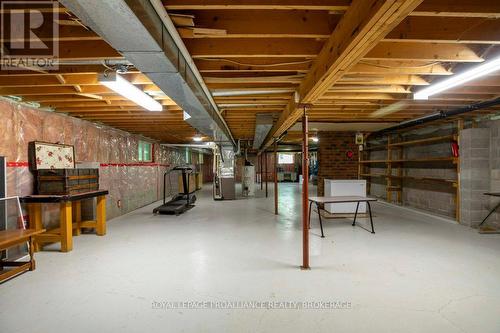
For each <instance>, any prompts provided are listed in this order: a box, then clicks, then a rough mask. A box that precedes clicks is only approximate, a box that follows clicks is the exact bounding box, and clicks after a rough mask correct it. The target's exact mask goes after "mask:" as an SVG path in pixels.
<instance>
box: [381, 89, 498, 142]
mask: <svg viewBox="0 0 500 333" xmlns="http://www.w3.org/2000/svg"><path fill="white" fill-rule="evenodd" d="M496 105H500V97H499V98H495V99H492V100H489V101H484V102H479V103H475V104H471V105H467V106H464V107H460V108H457V109H454V110H450V111H439V112H436V113H433V114H430V115H427V116H423V117H420V118H417V119H411V120H407V121H403V122H401V123H399V124H398V125H395V126H391V127H388V128H385V129H383V130H380V131H377V132H375V133H373V134H382V133H387V132H391V131H395V130H400V129H404V128H408V127H413V126H416V125H422V124H425V123H428V122H431V121H435V120H440V119H445V118H449V117H453V116H458V115H461V114H464V113H469V112H472V111H477V110H481V109H484V108H489V107H492V106H496Z"/></svg>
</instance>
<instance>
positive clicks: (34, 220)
mask: <svg viewBox="0 0 500 333" xmlns="http://www.w3.org/2000/svg"><path fill="white" fill-rule="evenodd" d="M28 214H29V227H30V229H35V230H37V231H38V230H42V229H43V222H42V204H39V203H30V204H28ZM33 250H34V251H35V252H38V251H40V244H38V242H36V241H34V242H33Z"/></svg>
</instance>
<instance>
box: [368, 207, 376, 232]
mask: <svg viewBox="0 0 500 333" xmlns="http://www.w3.org/2000/svg"><path fill="white" fill-rule="evenodd" d="M366 203H367V204H368V212H369V213H370V224H371V225H372V234H374V233H375V229H374V228H373V217H372V206H371V205H370V201H367V202H366Z"/></svg>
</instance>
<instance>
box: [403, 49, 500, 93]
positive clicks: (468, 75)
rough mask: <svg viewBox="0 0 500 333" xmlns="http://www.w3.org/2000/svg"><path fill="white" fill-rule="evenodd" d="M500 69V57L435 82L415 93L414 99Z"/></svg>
mask: <svg viewBox="0 0 500 333" xmlns="http://www.w3.org/2000/svg"><path fill="white" fill-rule="evenodd" d="M497 70H500V58H497V59H494V60H491V61H488V62H486V63H484V64H482V65H479V66H476V67H474V68H472V69H470V70H468V71H465V72H463V73H461V74H458V75H453V76H452V77H450V78H449V79H446V80H443V81H441V82H439V83H436V84H433V85H431V86H429V87H427V88H425V89H423V90H420V91H418V92H416V93H415V94H413V99H418V100H426V99H429V97H430V96H432V95H436V94H439V93H440V92H443V91H445V90H448V89H451V88H454V87H457V86H459V85H461V84H464V83H466V82H469V81H472V80H474V79H477V78H479V77H482V76H485V75H488V74H490V73H493V72H495V71H497Z"/></svg>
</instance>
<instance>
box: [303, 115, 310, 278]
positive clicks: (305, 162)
mask: <svg viewBox="0 0 500 333" xmlns="http://www.w3.org/2000/svg"><path fill="white" fill-rule="evenodd" d="M307 121H308V119H307V114H306V108H305V107H304V115H303V116H302V267H301V268H302V269H310V267H309V223H308V216H309V212H308V210H309V209H308V201H309V128H308V123H307Z"/></svg>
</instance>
